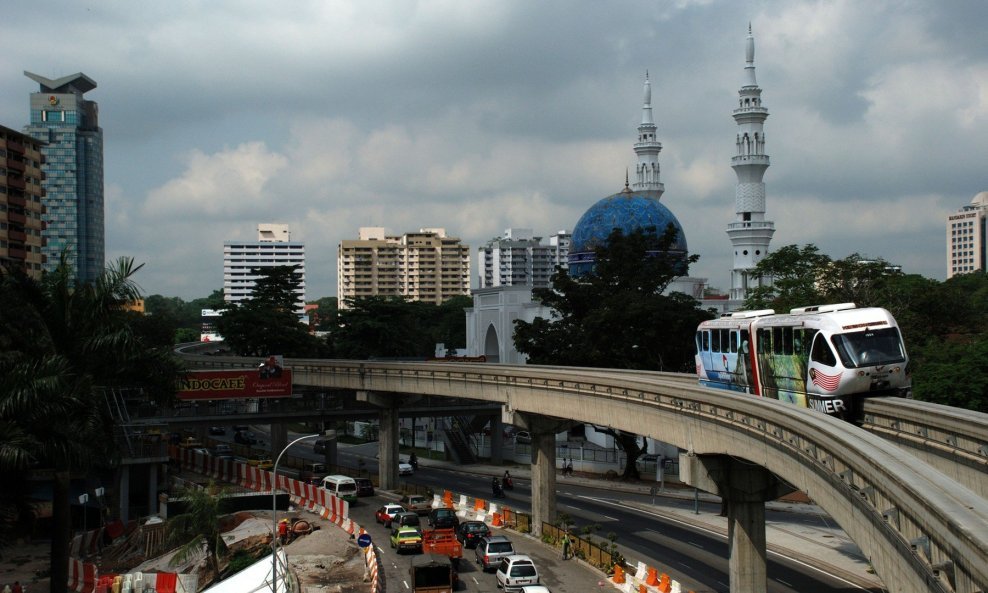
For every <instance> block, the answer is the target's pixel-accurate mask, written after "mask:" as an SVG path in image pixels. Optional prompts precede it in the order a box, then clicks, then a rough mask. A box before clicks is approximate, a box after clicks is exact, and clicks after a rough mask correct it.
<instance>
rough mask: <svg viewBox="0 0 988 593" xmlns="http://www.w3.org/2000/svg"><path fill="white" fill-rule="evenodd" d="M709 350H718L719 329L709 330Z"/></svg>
mask: <svg viewBox="0 0 988 593" xmlns="http://www.w3.org/2000/svg"><path fill="white" fill-rule="evenodd" d="M710 351H711V352H720V330H719V329H712V330H710Z"/></svg>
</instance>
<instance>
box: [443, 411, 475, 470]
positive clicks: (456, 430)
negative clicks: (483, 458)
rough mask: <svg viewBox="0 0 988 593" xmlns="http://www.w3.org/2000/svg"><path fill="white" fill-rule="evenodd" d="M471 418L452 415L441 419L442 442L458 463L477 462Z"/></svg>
mask: <svg viewBox="0 0 988 593" xmlns="http://www.w3.org/2000/svg"><path fill="white" fill-rule="evenodd" d="M470 430H471V419H470V418H467V417H465V416H453V417H452V418H447V419H444V421H443V430H442V435H443V443H444V444H445V445H446V450H447V451H449V453H450V455H452V457H453V461H455V462H456V463H458V464H460V465H469V464H472V463H477V457H478V455H477V443H476V441H474V439H473V436H472V434H471V432H469V431H470Z"/></svg>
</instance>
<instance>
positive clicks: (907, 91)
mask: <svg viewBox="0 0 988 593" xmlns="http://www.w3.org/2000/svg"><path fill="white" fill-rule="evenodd" d="M749 21H750V22H751V23H752V27H753V30H754V34H755V45H756V52H755V64H756V66H757V76H758V83H759V85H760V86H761V87H762V89H763V94H762V98H763V105H764V106H765V107H767V108H768V110H769V113H770V116H769V118H768V120H767V122H766V123H765V132H766V138H767V150H766V151H767V152H768V154H769V155H770V156H771V162H772V166H771V167H770V168H769V169H768V171H767V173H766V175H765V182H766V185H767V206H768V208H767V209H768V212H767V218H768V219H769V220H774V221H775V225H776V229H777V230H776V234H775V238H774V239H773V241H772V247H774V248H778V247H781V246H783V245H787V244H792V243H797V244H803V243H815V244H817V245H818V246H819V247H820V248H821V250H822V251H823V252H824V253H827V254H829V255H831V256H832V257H843V256H846V255H848V254H849V253H852V252H860V253H863V254H866V255H868V256H872V257H884V258H886V259H888V260H890V261H892V262H894V263H897V264H900V265H902V267H903V270H904V271H905V272H907V273H918V274H922V275H924V276H928V277H933V278H938V279H942V278H944V277H945V274H946V270H945V258H946V255H945V243H944V219H945V216H946V215H947V214H948V213H949V212H952V211H954V210H956V209H958V208H960V207H961V206H963V205H965V204H968V203H969V202H970V200H971V198H972V197H973V196H974V195H975V194H976V193H978V192H979V191H982V190H985V189H988V180H986V172H988V167H986V155H988V125H986V124H988V36H986V35H985V34H984V26H985V23H988V2H984V1H983V0H969V1H961V0H957V1H953V0H952V1H950V2H939V1H923V2H908V1H902V0H899V1H894V2H882V1H879V0H869V1H867V2H865V1H846V2H842V1H835V2H810V1H795V0H780V1H747V2H741V1H734V0H731V1H724V2H713V1H700V0H698V1H689V0H675V1H661V0H651V1H647V2H646V1H641V2H637V1H626V2H620V1H609V2H591V1H579V0H572V1H557V2H554V1H538V2H533V1H531V0H518V1H511V0H492V1H490V2H482V1H471V0H435V1H429V0H426V1H419V2H410V1H409V2H403V1H390V2H384V1H371V0H359V1H358V0H354V1H352V2H328V1H312V2H301V1H298V2H271V1H270V0H269V1H265V2H253V1H242V0H241V1H226V2H223V1H215V0H214V1H209V2H205V1H202V2H180V1H168V2H146V3H145V2H140V3H136V2H132V1H130V0H121V1H119V2H100V1H98V0H93V1H92V2H64V1H63V2H49V1H42V0H31V1H30V2H28V1H22V0H7V1H5V2H4V5H3V19H2V21H0V33H2V34H0V125H4V126H7V127H10V128H14V129H21V128H22V127H23V126H24V125H25V124H26V123H27V121H28V116H29V103H28V96H29V94H30V93H32V92H35V91H37V90H38V85H37V83H35V82H33V81H31V80H30V79H28V78H26V77H25V76H24V75H23V71H24V70H28V71H31V72H35V73H37V74H40V75H42V76H46V77H49V78H58V77H61V76H65V75H68V74H73V73H75V72H83V73H85V74H86V75H88V76H89V77H90V78H92V79H93V80H95V81H96V82H97V84H98V85H99V86H98V88H96V89H95V90H93V91H91V92H89V93H87V95H86V96H87V98H89V99H92V100H95V101H97V102H98V103H99V106H100V124H101V126H102V128H103V132H104V145H105V161H104V165H105V182H106V255H107V260H108V261H110V260H112V259H115V258H116V257H118V256H121V255H128V256H133V257H134V258H135V259H136V260H137V261H138V262H146V264H147V265H146V268H145V270H142V271H141V273H140V276H139V278H138V280H139V282H140V284H141V286H142V287H143V288H144V290H145V291H146V292H147V293H148V294H155V293H158V294H164V295H168V296H181V297H183V298H186V299H190V298H195V297H199V296H206V295H208V294H209V293H210V292H212V291H213V290H214V289H217V288H220V287H221V286H222V282H223V276H222V268H223V258H222V251H223V242H224V241H229V240H253V239H254V238H255V237H256V226H257V223H259V222H284V223H288V224H289V225H291V229H292V237H293V239H295V240H299V241H303V242H304V243H305V246H306V252H307V264H306V273H307V281H308V282H307V284H308V290H307V296H308V298H310V299H314V298H318V297H323V296H334V295H335V294H336V249H337V245H338V244H339V242H340V241H341V240H342V239H351V238H356V236H357V229H358V228H359V227H361V226H383V227H386V228H388V229H389V231H391V232H394V233H399V234H400V233H402V232H405V231H413V230H417V229H419V228H421V227H445V228H446V229H447V231H448V233H449V234H450V235H453V236H458V237H461V238H462V239H463V240H464V241H465V242H467V243H468V244H470V246H471V247H472V248H476V247H477V246H478V245H480V244H481V243H483V242H484V241H486V240H488V239H490V238H492V237H495V236H497V235H499V234H500V233H502V232H503V230H504V229H506V228H508V227H525V228H533V229H534V230H535V231H536V234H542V235H548V234H552V233H554V232H555V231H557V230H560V229H566V230H570V231H571V230H572V229H573V226H574V225H575V224H576V221H577V220H578V219H579V218H580V216H581V214H582V213H583V212H584V211H585V210H586V209H587V208H589V207H590V206H591V205H592V204H593V203H594V202H596V201H597V200H599V199H601V198H603V197H604V196H607V195H609V194H612V193H615V192H617V191H619V190H620V189H621V188H622V187H623V185H624V176H625V170H626V169H627V168H628V167H633V166H634V164H635V162H636V157H635V154H634V152H633V149H632V144H633V143H634V142H635V140H636V134H637V129H636V128H637V125H638V123H639V122H640V120H641V104H642V82H643V79H644V74H645V71H646V70H648V72H649V75H650V78H651V80H652V100H653V108H654V112H655V119H656V123H657V124H658V136H659V140H660V141H661V142H662V145H663V150H662V153H661V154H660V156H659V158H660V162H661V165H662V181H663V182H664V183H665V187H666V192H665V195H664V196H663V198H662V201H663V203H664V204H665V205H666V206H668V207H669V208H670V209H671V210H672V211H673V212H674V213H675V214H676V216H677V217H678V218H679V220H680V222H681V223H682V226H683V228H684V230H685V232H686V236H687V241H688V243H689V248H690V251H691V252H693V253H697V254H699V255H700V256H701V257H700V261H699V263H697V264H696V265H694V267H693V268H692V269H691V273H692V275H694V276H700V277H707V278H709V281H710V284H711V285H712V286H714V287H719V288H721V289H725V290H726V289H728V288H729V281H730V280H729V278H730V277H729V271H730V268H731V265H732V255H731V254H732V249H731V245H730V241H729V240H728V238H727V235H726V233H725V228H726V226H727V224H728V223H729V222H731V221H732V220H733V219H734V216H735V214H734V186H735V183H736V177H735V175H734V172H733V170H732V169H731V168H730V159H731V156H732V155H733V153H734V150H735V146H734V138H735V133H736V126H735V123H734V120H733V119H732V117H731V111H732V109H733V108H734V107H735V103H736V100H737V92H738V88H739V87H740V86H741V84H742V81H743V68H744V50H745V37H746V35H747V29H748V22H749ZM472 255H473V256H475V253H473V254H472ZM473 275H474V276H476V270H474V271H473Z"/></svg>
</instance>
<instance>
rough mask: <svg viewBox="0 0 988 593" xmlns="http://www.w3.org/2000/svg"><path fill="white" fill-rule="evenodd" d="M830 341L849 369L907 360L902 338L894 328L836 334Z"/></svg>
mask: <svg viewBox="0 0 988 593" xmlns="http://www.w3.org/2000/svg"><path fill="white" fill-rule="evenodd" d="M830 341H831V342H833V344H834V348H835V349H836V350H837V354H838V356H840V359H841V362H842V363H844V366H845V367H847V368H860V367H873V366H878V365H883V364H895V363H899V362H904V361H905V360H906V351H905V349H904V348H903V347H902V338H900V337H899V330H897V329H895V328H894V327H889V328H885V329H874V330H867V331H863V332H851V333H846V334H834V336H833V337H831V338H830Z"/></svg>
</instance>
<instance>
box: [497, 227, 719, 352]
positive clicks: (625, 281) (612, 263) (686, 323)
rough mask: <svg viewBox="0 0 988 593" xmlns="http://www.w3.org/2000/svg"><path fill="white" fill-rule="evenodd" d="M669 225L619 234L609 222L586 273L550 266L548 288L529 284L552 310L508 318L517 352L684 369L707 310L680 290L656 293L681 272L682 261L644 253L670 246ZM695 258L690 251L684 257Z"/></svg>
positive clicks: (706, 316) (683, 270) (705, 317)
mask: <svg viewBox="0 0 988 593" xmlns="http://www.w3.org/2000/svg"><path fill="white" fill-rule="evenodd" d="M671 231H672V232H671V233H670V232H666V233H665V234H664V235H662V236H661V237H655V236H654V235H653V234H652V233H650V232H648V229H646V230H645V231H643V230H636V231H634V232H633V233H631V234H630V235H628V236H625V235H624V234H623V233H622V232H621V231H620V229H615V231H614V232H613V233H612V234H611V236H610V237H609V238H608V242H607V244H606V245H605V246H603V247H601V248H599V249H598V251H597V259H596V262H597V264H596V269H595V270H594V271H593V272H592V273H590V274H588V275H587V276H585V277H581V278H572V277H570V276H569V275H568V274H567V273H566V272H564V271H557V273H556V274H554V275H553V277H552V283H553V288H551V289H537V290H535V291H534V295H535V298H536V299H538V300H539V302H541V303H542V304H543V305H545V306H547V307H549V308H551V309H552V310H553V311H554V312H555V314H556V317H555V318H553V319H546V318H542V317H539V318H536V319H535V320H534V321H533V322H532V323H528V322H525V321H516V322H515V333H514V341H515V347H516V348H517V349H518V351H519V352H522V353H524V354H526V355H528V360H529V362H530V363H533V364H552V365H568V366H583V367H601V368H627V369H649V370H665V371H689V370H692V369H693V352H692V344H693V334H694V332H695V331H696V326H697V325H698V324H699V323H700V321H702V320H704V319H709V318H710V314H709V313H707V312H705V311H703V310H701V309H700V308H699V303H698V302H697V301H696V300H695V299H693V298H691V297H689V296H687V295H684V294H681V293H673V294H671V295H669V296H666V295H663V294H662V291H663V290H665V289H666V287H668V286H669V284H670V282H672V280H673V279H675V278H676V277H677V276H681V275H682V274H683V273H684V272H685V269H684V268H685V265H684V262H683V261H681V260H676V259H672V258H666V257H649V256H647V252H649V251H661V250H664V249H666V248H668V247H670V246H671V244H672V241H673V239H674V238H675V230H674V229H671ZM696 260H697V256H690V257H688V258H686V260H685V263H693V262H695V261H696Z"/></svg>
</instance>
